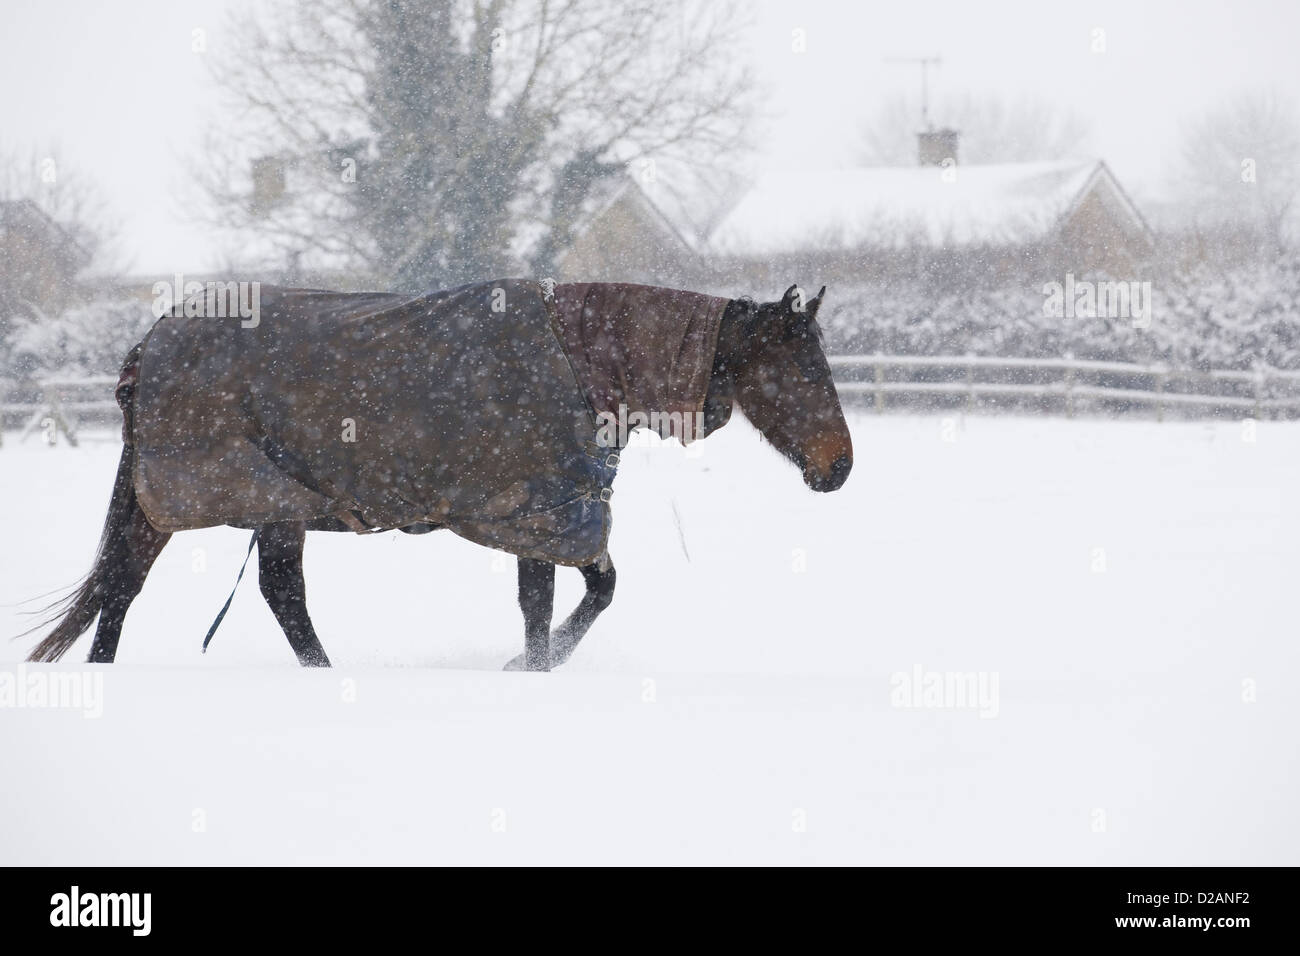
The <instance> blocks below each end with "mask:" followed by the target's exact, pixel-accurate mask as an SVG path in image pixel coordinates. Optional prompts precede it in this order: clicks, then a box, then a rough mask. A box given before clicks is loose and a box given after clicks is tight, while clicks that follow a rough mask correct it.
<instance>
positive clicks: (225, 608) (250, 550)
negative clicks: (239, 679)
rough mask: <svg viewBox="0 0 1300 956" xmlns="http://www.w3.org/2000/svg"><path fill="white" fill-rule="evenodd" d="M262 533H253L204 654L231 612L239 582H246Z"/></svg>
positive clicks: (205, 645) (206, 641) (218, 613)
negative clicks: (251, 559) (246, 575)
mask: <svg viewBox="0 0 1300 956" xmlns="http://www.w3.org/2000/svg"><path fill="white" fill-rule="evenodd" d="M261 531H262V529H261V528H258V529H257V530H256V531H254V532H253V537H252V538H251V539H250V540H249V542H248V552H247V553H246V554H245V555H244V563H243V564H241V565H240V566H239V575H238V576H237V577H236V578H235V586H234V587H233V588H231V589H230V597H228V598H226V603H225V604H223V605H221V610H220V611H218V612H217V619H216V620H215V621H213V622H212V626H211V627H210V628H208V634H207V637H205V638H203V653H204V654H206V653H207V652H208V644H209V643H210V642H211V641H212V635H213V634H215V633H217V628H219V627H220V626H221V622H222V621H223V620H225V618H226V612H227V611H229V610H230V602H231V601H233V600H234V599H235V591H236V590H237V589H238V588H239V582H240V581H242V580H244V570H245V569H246V568H247V567H248V559H249V558H250V557H252V556H253V548H254V547H256V546H257V536H258V534H260V533H261Z"/></svg>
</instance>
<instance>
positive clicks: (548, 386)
mask: <svg viewBox="0 0 1300 956" xmlns="http://www.w3.org/2000/svg"><path fill="white" fill-rule="evenodd" d="M726 302H727V300H725V299H718V298H714V297H711V296H702V295H697V294H695V293H684V292H677V291H674V290H664V289H653V288H649V287H645V286H613V285H603V286H602V285H590V284H584V285H581V286H564V285H560V286H556V287H554V291H553V293H552V292H550V291H549V290H548V289H546V288H544V287H543V286H542V285H541V284H540V283H536V282H532V281H528V280H519V279H510V280H500V281H496V282H486V283H480V284H475V285H469V286H463V287H461V288H458V289H453V290H450V291H441V292H432V293H429V294H426V295H420V296H414V297H408V296H402V295H394V294H382V293H337V292H325V291H319V290H308V289H289V288H280V287H274V286H267V285H263V286H261V287H260V295H259V303H260V304H259V309H258V314H257V316H256V319H255V321H248V320H246V319H241V317H239V316H234V317H230V318H223V317H217V315H216V313H214V311H213V310H212V308H211V305H212V303H211V301H210V300H209V301H208V302H206V303H203V304H200V307H198V308H187V309H183V310H176V311H174V312H173V313H171V314H167V315H165V316H164V317H162V318H161V319H160V320H159V321H158V322H157V323H156V324H155V325H154V327H153V328H152V329H151V330H150V332H149V334H148V336H147V337H146V338H145V340H144V341H143V342H142V343H141V344H140V345H139V346H137V348H136V349H135V350H133V352H132V355H131V356H130V357H129V358H128V362H127V365H126V366H125V367H124V368H123V372H122V379H121V384H120V385H119V393H118V397H119V402H120V403H121V404H122V407H123V412H124V416H125V424H124V428H123V432H124V439H125V440H126V441H127V442H128V443H129V444H131V445H133V446H134V466H133V467H134V475H133V477H134V487H135V492H136V496H137V499H138V501H139V503H140V506H141V508H142V509H143V511H144V513H145V516H146V517H147V518H148V519H149V522H150V523H151V524H152V525H154V526H155V527H156V528H158V529H159V530H163V531H183V530H188V529H193V528H203V527H209V526H213V525H220V524H229V525H234V526H236V527H255V526H258V525H261V524H266V523H270V522H276V521H305V522H308V526H309V527H313V526H314V527H334V526H338V527H339V529H340V530H342V529H343V527H346V528H351V529H352V530H355V531H368V530H379V529H388V528H409V527H411V526H417V525H424V526H433V527H444V528H448V529H450V530H452V531H453V532H455V533H456V534H458V535H461V536H462V537H465V538H467V539H469V540H471V541H474V542H476V543H478V544H482V545H485V546H487V547H491V548H497V549H500V550H504V551H508V552H511V553H513V554H516V555H520V556H523V557H532V558H539V559H542V560H546V561H552V562H555V563H557V564H565V565H585V564H590V563H594V562H596V561H599V560H601V559H602V558H603V557H604V555H605V552H606V547H607V544H608V538H609V529H610V510H609V499H610V496H611V494H612V491H611V484H612V482H613V479H614V475H615V473H616V469H617V464H618V455H617V449H615V448H610V447H603V446H602V444H601V443H599V442H597V441H596V438H597V435H598V427H597V414H598V412H602V411H605V412H612V413H617V411H618V405H619V404H620V403H622V404H624V405H642V404H644V403H646V402H650V403H663V406H664V408H665V410H667V409H669V408H671V407H680V408H681V409H683V410H685V409H687V408H689V409H691V410H692V411H695V410H699V409H702V408H703V403H704V398H705V393H706V391H707V388H708V382H709V372H710V370H711V368H712V364H713V359H714V354H715V352H716V349H717V337H718V327H719V323H720V320H721V315H722V310H723V308H725V306H726ZM182 313H184V314H182ZM222 314H224V310H222ZM338 522H342V525H341V526H340V525H338Z"/></svg>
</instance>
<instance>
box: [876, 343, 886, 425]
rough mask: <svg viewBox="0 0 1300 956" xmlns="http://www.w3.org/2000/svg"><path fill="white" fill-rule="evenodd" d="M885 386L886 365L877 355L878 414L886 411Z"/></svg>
mask: <svg viewBox="0 0 1300 956" xmlns="http://www.w3.org/2000/svg"><path fill="white" fill-rule="evenodd" d="M884 384H885V364H884V362H883V361H881V355H880V353H879V352H877V353H876V413H877V414H881V413H883V412H884V410H885V390H884V388H882V387H881V386H883V385H884Z"/></svg>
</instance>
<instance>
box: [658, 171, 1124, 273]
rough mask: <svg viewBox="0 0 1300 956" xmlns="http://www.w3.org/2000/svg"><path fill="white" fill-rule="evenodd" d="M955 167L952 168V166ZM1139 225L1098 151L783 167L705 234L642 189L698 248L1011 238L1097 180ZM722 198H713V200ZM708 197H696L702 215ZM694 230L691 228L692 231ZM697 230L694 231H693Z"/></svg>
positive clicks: (723, 250) (1001, 241)
mask: <svg viewBox="0 0 1300 956" xmlns="http://www.w3.org/2000/svg"><path fill="white" fill-rule="evenodd" d="M954 173H955V175H953V174H954ZM1098 187H1100V188H1102V189H1103V190H1104V194H1105V195H1104V201H1105V202H1107V203H1108V204H1109V205H1111V206H1112V208H1116V209H1117V210H1118V211H1119V213H1120V214H1121V215H1123V216H1127V217H1131V219H1132V221H1133V223H1134V227H1135V229H1137V230H1139V231H1141V232H1144V233H1145V232H1146V225H1145V223H1144V222H1143V221H1142V217H1141V215H1140V214H1139V213H1138V212H1137V209H1136V208H1135V207H1134V206H1133V204H1132V203H1131V201H1130V200H1129V199H1128V197H1127V196H1126V195H1125V194H1124V191H1123V189H1122V188H1121V187H1120V186H1119V183H1118V182H1117V181H1116V180H1115V178H1114V176H1113V175H1112V174H1111V173H1110V170H1109V169H1108V168H1107V167H1106V164H1105V163H1103V162H1100V161H1098V160H1086V161H1064V162H1039V163H1009V164H997V165H986V166H958V167H956V168H955V170H943V169H940V168H939V167H937V166H916V167H880V168H861V169H841V170H828V171H808V170H778V171H773V172H769V173H767V174H765V175H763V176H761V177H760V178H759V179H757V180H756V181H755V182H754V183H753V184H752V185H751V186H750V187H749V188H748V189H747V190H745V191H744V192H743V193H742V194H741V195H740V197H739V199H738V200H736V201H735V202H733V203H731V204H730V205H729V206H724V207H723V209H722V210H721V212H720V214H718V213H715V215H714V217H713V218H714V220H715V221H714V222H712V223H709V228H708V231H707V234H704V235H701V233H700V232H699V227H698V226H696V225H694V223H680V222H679V221H680V220H681V219H682V214H681V212H680V206H676V207H675V206H674V205H673V204H671V203H668V202H665V201H664V200H663V199H662V198H661V197H660V195H657V194H655V193H654V192H652V191H650V190H644V189H643V190H642V191H643V192H644V193H645V194H646V198H647V199H648V200H649V201H650V202H651V203H652V204H653V205H654V206H655V207H656V208H657V209H658V211H659V212H660V214H661V215H662V216H663V217H664V218H665V219H666V220H668V221H669V222H670V223H674V224H675V225H676V228H677V231H678V232H679V233H683V234H684V235H685V236H686V241H687V244H688V245H689V246H691V247H692V248H694V249H695V250H696V251H699V252H702V253H706V254H712V255H718V256H737V257H745V258H751V257H762V256H768V255H781V254H790V253H799V252H821V251H832V250H850V249H854V248H861V247H882V246H885V247H890V246H902V245H906V244H909V243H914V242H920V243H922V244H925V245H932V246H963V245H983V244H990V245H1008V244H1016V243H1024V242H1031V241H1034V240H1037V239H1040V238H1042V237H1043V236H1045V235H1046V234H1047V233H1049V232H1050V231H1051V230H1052V229H1053V228H1055V227H1056V226H1057V225H1058V224H1059V223H1060V222H1061V221H1062V218H1063V217H1065V216H1067V215H1068V214H1069V213H1070V212H1072V210H1073V209H1074V208H1076V207H1077V206H1078V204H1079V203H1080V202H1081V201H1082V199H1083V198H1084V197H1085V196H1086V195H1088V194H1089V193H1090V192H1091V191H1092V190H1093V189H1094V188H1098ZM716 205H717V204H716V203H715V207H716ZM702 206H703V204H701V203H698V202H696V203H690V204H688V208H690V210H691V211H692V212H693V213H694V214H695V222H697V223H698V222H701V221H707V218H706V219H703V220H702V219H701V218H700V217H701V216H702ZM692 233H693V235H692ZM692 240H694V241H692Z"/></svg>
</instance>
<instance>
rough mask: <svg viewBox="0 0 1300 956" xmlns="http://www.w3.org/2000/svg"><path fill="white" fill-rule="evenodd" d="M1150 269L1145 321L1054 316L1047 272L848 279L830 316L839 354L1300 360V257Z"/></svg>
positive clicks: (1277, 363) (826, 315) (831, 345)
mask: <svg viewBox="0 0 1300 956" xmlns="http://www.w3.org/2000/svg"><path fill="white" fill-rule="evenodd" d="M1063 278H1064V277H1053V279H1052V280H1051V281H1063ZM1078 278H1079V279H1081V280H1085V279H1097V280H1102V281H1104V279H1105V277H1104V276H1080V277H1078ZM1145 278H1146V281H1149V282H1150V283H1151V297H1152V315H1151V321H1150V326H1149V328H1145V329H1142V328H1136V327H1135V323H1134V322H1133V320H1132V319H1128V318H1113V319H1111V318H1081V317H1073V318H1058V317H1049V316H1046V315H1045V314H1044V302H1045V299H1046V296H1045V295H1044V293H1043V282H1041V281H1037V280H1033V281H1031V280H1025V281H1024V282H1017V283H1006V284H1003V285H1001V286H997V287H991V288H970V289H967V290H962V291H951V290H941V289H935V288H933V287H927V286H926V284H923V283H920V282H908V281H905V280H895V281H891V282H889V283H878V284H870V283H864V284H861V285H856V286H852V285H846V284H841V285H839V286H838V287H836V288H833V289H832V290H831V292H830V294H829V295H828V297H827V304H826V307H825V310H824V312H823V313H822V316H821V322H822V325H823V326H824V328H825V329H826V334H827V346H828V349H829V350H830V351H833V352H836V353H872V352H883V353H895V354H918V355H944V354H949V355H951V354H956V355H961V354H966V353H973V354H975V355H989V356H1045V355H1050V356H1062V355H1066V354H1072V355H1073V356H1074V357H1075V358H1080V359H1107V360H1115V361H1133V362H1147V361H1164V362H1167V363H1169V364H1170V365H1173V366H1177V367H1183V368H1208V367H1213V368H1250V367H1251V366H1252V364H1253V363H1254V362H1256V361H1262V362H1264V363H1266V364H1268V365H1271V366H1273V367H1274V368H1280V369H1300V260H1296V259H1284V260H1279V261H1275V262H1268V263H1261V264H1254V265H1249V266H1241V267H1237V268H1234V269H1232V270H1231V271H1227V272H1222V271H1219V270H1215V269H1212V268H1203V269H1200V270H1198V271H1195V272H1170V273H1169V274H1167V275H1165V276H1163V277H1162V276H1159V275H1153V276H1150V277H1145Z"/></svg>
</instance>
